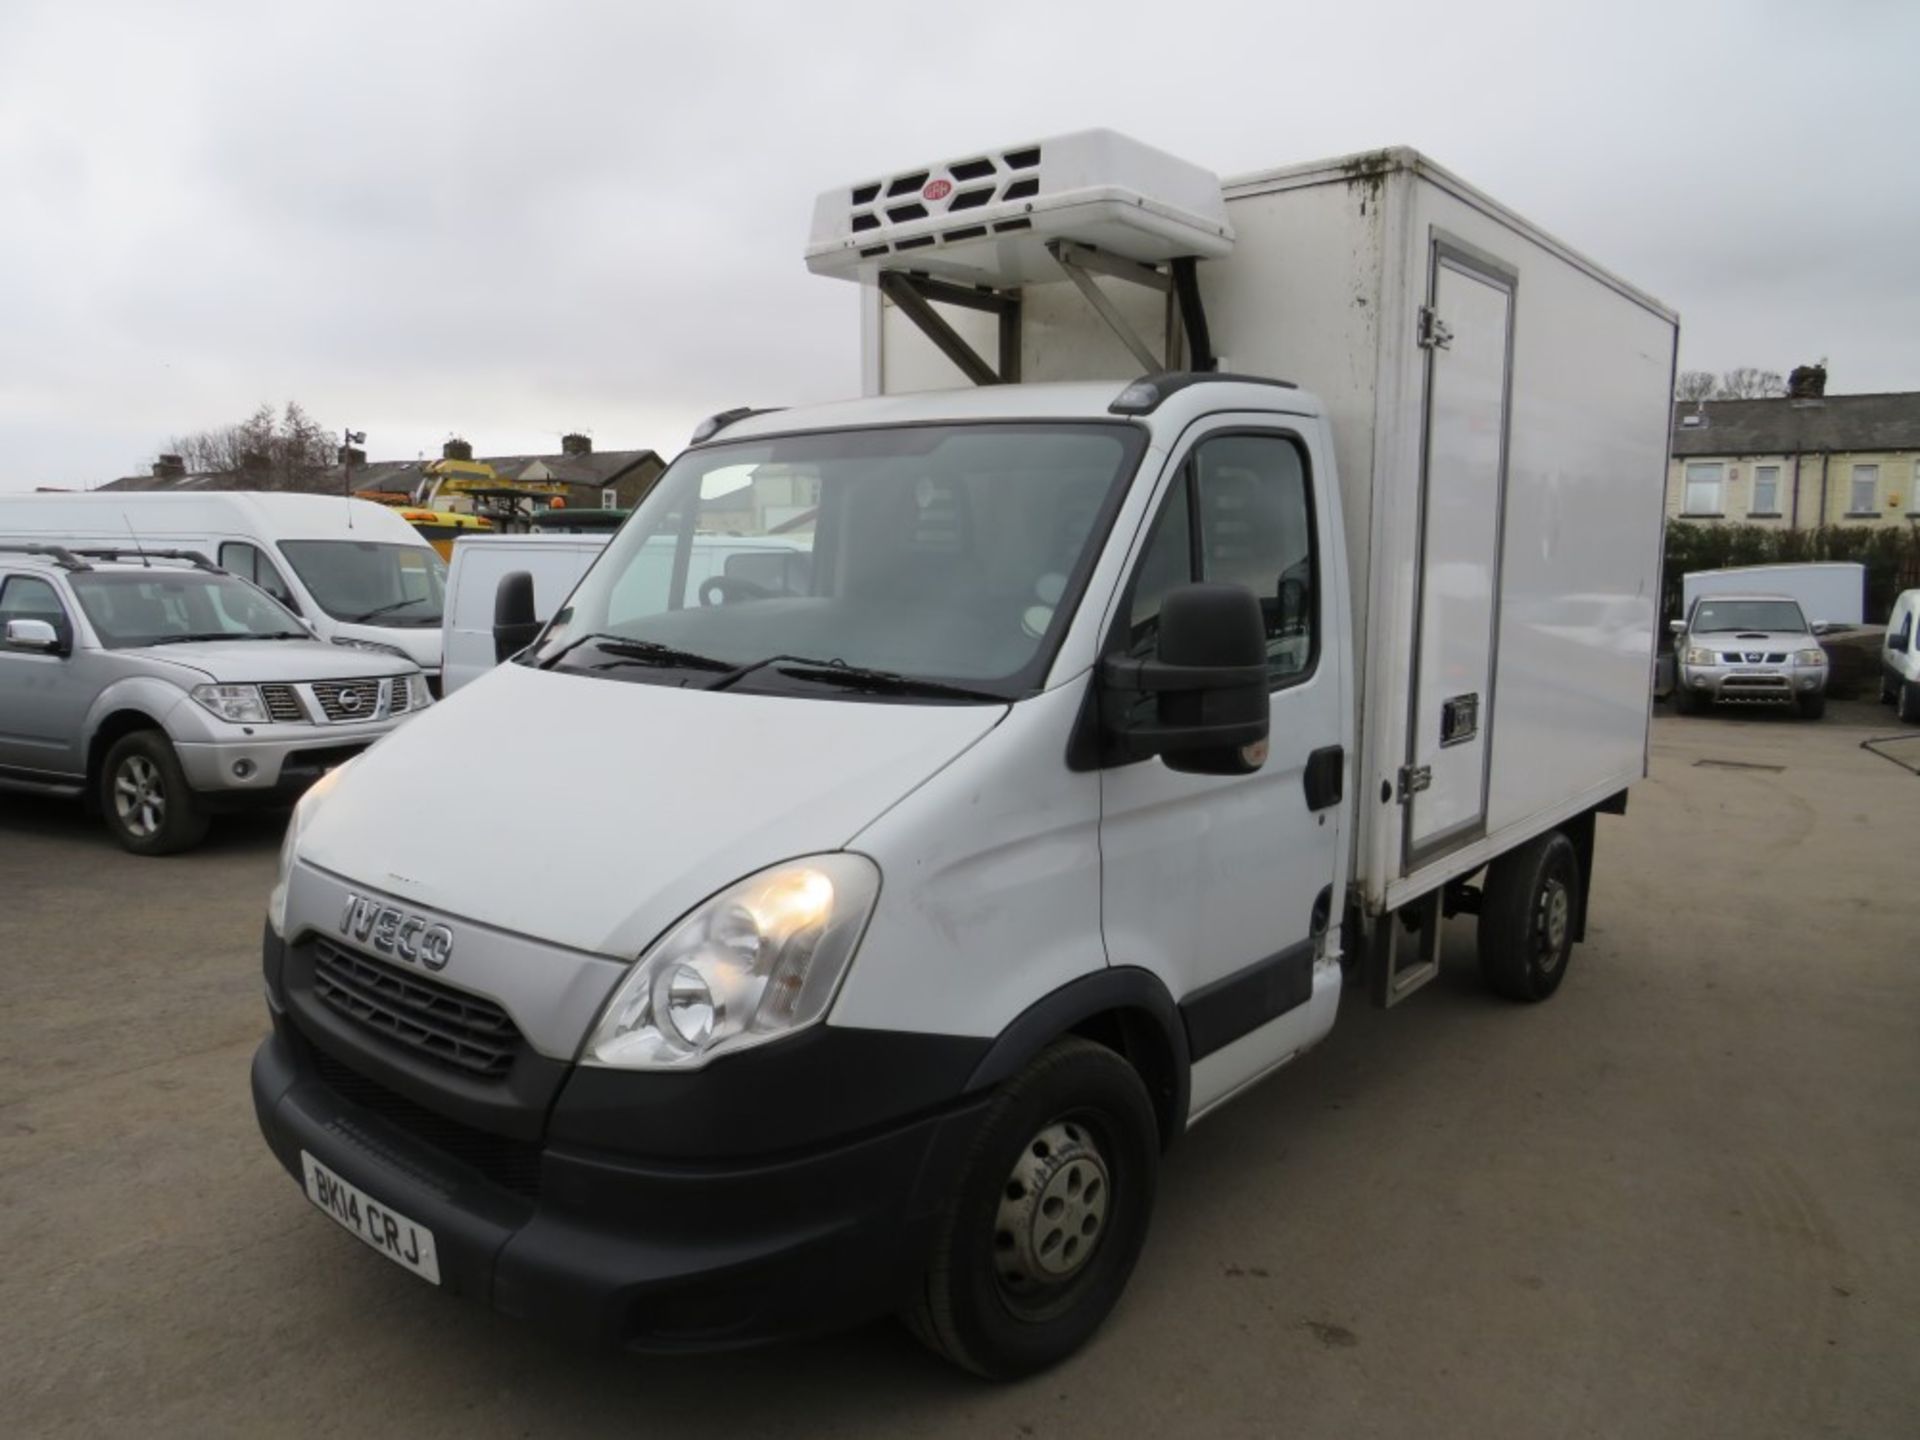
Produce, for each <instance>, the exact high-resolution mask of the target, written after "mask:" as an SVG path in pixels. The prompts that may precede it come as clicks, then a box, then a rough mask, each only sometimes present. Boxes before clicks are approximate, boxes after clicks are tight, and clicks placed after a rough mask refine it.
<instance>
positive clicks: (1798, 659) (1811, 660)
mask: <svg viewBox="0 0 1920 1440" xmlns="http://www.w3.org/2000/svg"><path fill="white" fill-rule="evenodd" d="M1793 663H1794V664H1796V665H1824V664H1826V663H1827V652H1826V651H1824V650H1796V651H1794V652H1793Z"/></svg>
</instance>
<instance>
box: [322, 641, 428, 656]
mask: <svg viewBox="0 0 1920 1440" xmlns="http://www.w3.org/2000/svg"><path fill="white" fill-rule="evenodd" d="M333 643H334V644H336V645H344V646H346V647H347V649H349V650H371V651H372V652H373V653H374V654H376V655H398V656H399V657H400V658H401V659H402V660H411V659H413V657H412V656H411V655H409V654H407V652H406V651H404V650H402V649H401V648H400V647H399V646H398V645H389V644H387V642H386V641H384V640H362V639H361V638H360V637H359V636H358V635H336V636H334V637H333Z"/></svg>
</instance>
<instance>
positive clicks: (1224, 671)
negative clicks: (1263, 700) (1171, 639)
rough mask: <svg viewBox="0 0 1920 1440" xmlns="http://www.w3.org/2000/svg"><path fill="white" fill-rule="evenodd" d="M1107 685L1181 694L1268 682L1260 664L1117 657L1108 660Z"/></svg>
mask: <svg viewBox="0 0 1920 1440" xmlns="http://www.w3.org/2000/svg"><path fill="white" fill-rule="evenodd" d="M1104 680H1105V684H1106V688H1107V689H1108V690H1111V691H1116V692H1118V693H1120V694H1123V695H1164V694H1170V693H1171V694H1177V693H1179V692H1180V691H1183V690H1224V689H1229V688H1235V687H1238V686H1242V685H1249V686H1252V685H1257V686H1259V687H1261V688H1262V689H1265V688H1266V684H1267V667H1266V665H1265V664H1264V663H1262V664H1259V665H1169V664H1167V663H1166V662H1165V661H1163V660H1140V659H1132V658H1124V657H1116V658H1113V659H1110V660H1108V661H1107V662H1106V666H1105V675H1104Z"/></svg>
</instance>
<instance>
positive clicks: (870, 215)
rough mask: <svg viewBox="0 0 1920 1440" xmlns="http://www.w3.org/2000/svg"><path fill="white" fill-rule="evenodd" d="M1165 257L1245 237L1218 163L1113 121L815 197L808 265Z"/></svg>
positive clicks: (1023, 275)
mask: <svg viewBox="0 0 1920 1440" xmlns="http://www.w3.org/2000/svg"><path fill="white" fill-rule="evenodd" d="M1060 242H1069V243H1072V244H1077V245H1083V246H1088V247H1091V248H1092V249H1094V250H1096V251H1099V252H1102V253H1104V254H1106V255H1109V256H1114V257H1118V258H1121V259H1126V260H1132V261H1136V262H1138V263H1140V264H1145V265H1159V264H1161V263H1163V262H1166V261H1170V260H1174V259H1180V258H1196V259H1217V258H1219V257H1221V256H1223V255H1225V254H1227V252H1228V251H1230V250H1231V249H1232V248H1233V227H1232V226H1231V225H1230V224H1228V222H1227V207H1226V200H1225V198H1224V197H1223V196H1222V194H1221V191H1220V179H1219V177H1218V176H1217V175H1215V174H1214V173H1213V172H1212V171H1210V170H1206V169H1204V168H1202V167H1201V166H1198V165H1193V164H1190V163H1188V162H1187V161H1185V160H1180V159H1177V158H1175V157H1174V156H1172V155H1168V154H1166V153H1164V152H1163V151H1159V150H1155V149H1153V148H1152V147H1151V146H1148V145H1142V144H1141V143H1140V142H1139V141H1137V140H1130V139H1128V138H1127V137H1126V136H1124V135H1119V134H1116V133H1115V132H1113V131H1111V130H1081V131H1076V132H1075V133H1073V134H1071V135H1057V136H1054V137H1053V138H1051V139H1047V140H1040V141H1036V142H1034V143H1031V144H1025V145H1015V146H1011V147H1008V148H1005V149H998V150H978V151H973V152H971V153H969V154H966V155H962V156H960V157H958V158H956V159H951V160H943V161H940V162H938V163H935V164H930V165H921V166H917V167H914V168H910V169H905V170H897V171H893V172H891V173H888V174H884V175H878V176H872V177H869V178H867V179H865V180H861V181H858V182H856V183H854V184H852V185H846V186H841V187H838V188H836V189H833V190H829V191H827V192H826V193H825V194H823V195H822V196H821V197H820V198H819V200H818V201H816V202H815V205H814V211H813V234H812V237H811V239H810V241H809V243H808V245H807V268H808V269H810V270H812V271H813V272H814V273H815V274H816V275H837V276H840V277H842V278H845V279H864V278H871V277H873V276H875V275H877V274H879V273H881V272H883V271H907V270H911V271H916V272H919V273H921V274H925V275H929V276H933V277H935V278H937V279H943V280H950V281H954V282H958V283H960V284H966V285H989V286H995V287H1000V288H1016V287H1018V286H1021V285H1026V284H1032V283H1035V282H1041V281H1052V280H1060V279H1064V278H1066V276H1065V275H1064V274H1063V272H1062V270H1061V267H1060V264H1059V262H1058V260H1057V259H1056V258H1055V254H1054V253H1053V252H1051V251H1050V250H1049V246H1050V245H1055V246H1057V245H1058V244H1059V243H1060Z"/></svg>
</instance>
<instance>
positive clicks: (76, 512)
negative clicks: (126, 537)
mask: <svg viewBox="0 0 1920 1440" xmlns="http://www.w3.org/2000/svg"><path fill="white" fill-rule="evenodd" d="M216 517H223V518H224V519H225V521H226V523H228V524H233V523H234V522H238V521H241V519H242V517H245V528H247V529H250V530H259V531H263V532H265V533H267V534H270V535H272V536H273V537H274V538H275V539H278V540H338V539H346V538H349V537H358V538H361V539H370V540H381V541H385V542H388V543H392V544H408V545H420V546H423V547H425V548H428V549H431V548H432V547H431V546H428V545H427V541H426V539H425V537H424V536H422V535H421V534H420V532H419V531H417V530H415V529H414V528H413V526H411V525H409V524H408V523H407V522H406V521H405V520H402V519H401V518H400V517H399V516H398V515H396V514H395V513H394V512H393V510H392V509H391V508H389V507H388V506H385V505H376V504H374V503H373V502H372V501H371V500H354V499H350V498H349V497H347V496H345V495H284V494H280V493H277V492H263V491H255V490H219V491H203V492H200V493H198V494H191V495H152V494H140V493H133V494H120V493H117V492H115V493H106V494H92V495H0V534H13V535H30V534H47V535H54V534H62V533H70V532H72V531H73V530H75V529H76V527H79V528H84V529H85V530H87V531H90V532H99V533H105V532H106V531H109V530H111V531H113V532H115V533H116V534H118V533H120V532H123V531H125V530H126V529H127V528H128V525H129V523H131V524H132V529H133V532H134V533H135V534H138V533H139V532H140V531H141V529H142V527H143V526H144V527H145V528H146V529H147V530H149V531H152V532H156V533H161V534H164V533H166V532H167V531H168V530H192V529H196V528H201V527H214V526H216V524H217V521H216Z"/></svg>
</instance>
